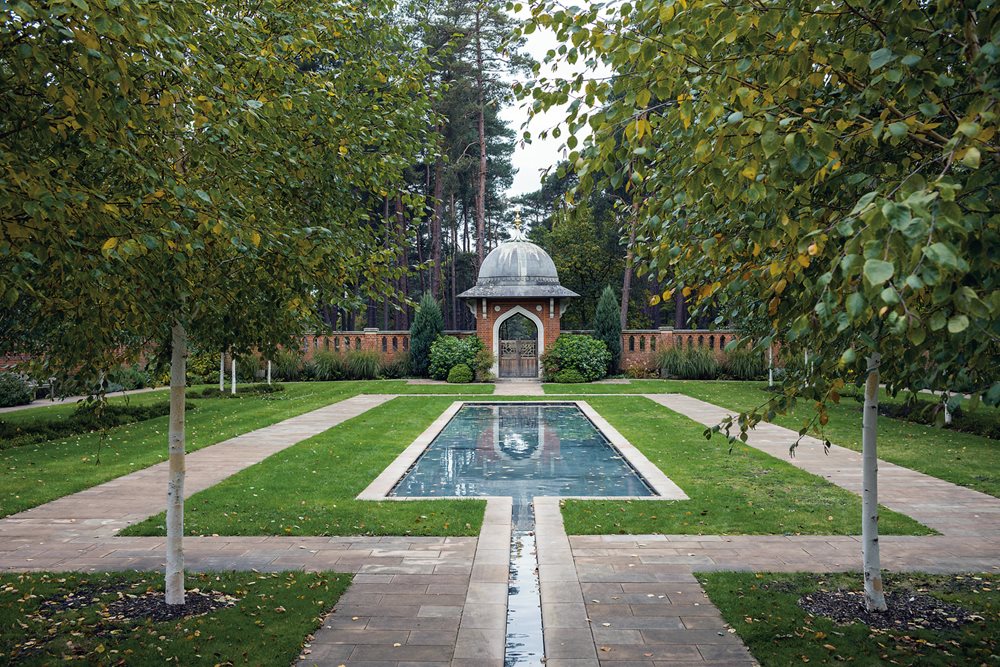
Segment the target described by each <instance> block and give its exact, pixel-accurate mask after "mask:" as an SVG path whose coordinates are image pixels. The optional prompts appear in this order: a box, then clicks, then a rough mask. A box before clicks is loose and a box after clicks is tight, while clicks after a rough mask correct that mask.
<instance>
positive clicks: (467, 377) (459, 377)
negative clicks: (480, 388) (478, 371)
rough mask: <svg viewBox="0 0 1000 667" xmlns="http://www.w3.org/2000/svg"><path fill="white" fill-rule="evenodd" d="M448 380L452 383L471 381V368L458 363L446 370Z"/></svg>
mask: <svg viewBox="0 0 1000 667" xmlns="http://www.w3.org/2000/svg"><path fill="white" fill-rule="evenodd" d="M448 382H451V383H452V384H465V383H467V382H472V369H471V368H469V367H468V366H466V365H465V364H458V365H457V366H455V367H454V368H452V369H451V370H450V371H449V372H448Z"/></svg>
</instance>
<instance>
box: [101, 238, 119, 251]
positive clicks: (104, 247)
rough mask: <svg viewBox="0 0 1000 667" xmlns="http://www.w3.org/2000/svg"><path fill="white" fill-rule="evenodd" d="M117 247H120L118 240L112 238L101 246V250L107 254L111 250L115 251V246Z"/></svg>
mask: <svg viewBox="0 0 1000 667" xmlns="http://www.w3.org/2000/svg"><path fill="white" fill-rule="evenodd" d="M117 245H118V238H117V237H115V236H112V237H111V238H109V239H108V240H107V241H105V242H104V245H102V246H101V250H103V251H104V252H107V251H109V250H114V249H115V246H117Z"/></svg>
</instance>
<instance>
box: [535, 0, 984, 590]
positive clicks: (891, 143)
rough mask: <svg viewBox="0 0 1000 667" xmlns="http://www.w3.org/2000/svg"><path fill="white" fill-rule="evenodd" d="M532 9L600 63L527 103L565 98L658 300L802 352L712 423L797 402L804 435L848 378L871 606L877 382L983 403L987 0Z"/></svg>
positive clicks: (875, 572)
mask: <svg viewBox="0 0 1000 667" xmlns="http://www.w3.org/2000/svg"><path fill="white" fill-rule="evenodd" d="M532 15H533V20H532V21H531V22H529V23H528V25H527V26H526V27H525V31H527V30H529V29H530V30H534V29H537V28H548V29H552V30H554V31H555V33H556V35H557V36H558V37H559V39H560V40H561V41H563V42H564V44H565V49H563V50H562V51H563V53H555V54H553V57H554V58H559V57H562V58H566V59H567V60H569V61H571V62H576V61H580V62H603V63H605V64H606V65H608V66H610V67H611V69H612V70H613V71H614V73H615V76H614V77H612V78H610V79H602V80H587V79H586V77H579V78H576V79H573V80H563V81H560V80H555V81H553V80H541V79H539V80H537V81H534V82H531V83H529V84H527V85H525V86H523V87H522V88H521V89H520V93H521V94H522V95H523V96H525V97H527V98H530V99H531V100H532V104H533V108H534V109H536V110H537V111H544V110H546V109H549V108H551V107H553V106H555V105H557V104H562V103H565V102H566V101H567V100H569V99H573V100H576V101H575V102H572V103H571V104H570V106H569V112H568V115H567V118H566V125H567V126H568V129H569V134H570V135H571V136H573V137H574V138H573V139H572V140H571V141H568V142H567V148H569V149H570V150H571V152H570V154H569V160H570V162H571V164H572V165H573V166H574V169H575V172H576V174H577V175H578V176H579V178H580V189H581V190H589V189H592V188H594V187H596V186H598V185H600V184H608V183H610V184H612V185H617V184H620V183H624V184H625V187H626V188H627V189H628V190H629V191H630V192H631V193H633V197H634V199H635V200H637V201H639V200H641V201H642V202H643V204H642V208H641V211H640V216H639V218H640V222H639V225H640V227H639V230H638V234H637V238H638V239H639V240H638V241H637V247H636V253H637V256H638V258H639V262H640V264H641V265H642V267H643V269H644V270H645V271H648V272H653V273H654V274H655V276H656V277H657V278H658V279H659V280H660V281H661V282H663V283H664V284H665V285H667V290H666V291H665V292H664V294H663V295H662V298H664V299H667V298H671V297H672V296H673V295H675V294H680V295H681V296H682V297H683V298H685V299H690V300H691V301H692V304H693V305H694V307H695V314H696V315H697V314H698V311H699V309H702V310H703V309H704V304H707V303H708V302H709V301H711V302H712V303H713V304H716V305H717V306H720V310H721V312H722V313H723V314H724V316H726V317H728V318H730V319H751V318H754V319H759V320H761V321H766V322H768V323H769V324H770V327H768V329H769V330H773V331H774V334H773V335H770V336H765V337H763V338H762V339H761V340H759V341H758V342H757V344H758V347H759V349H760V351H761V352H763V351H764V349H765V348H766V347H768V346H770V345H771V344H772V343H773V342H778V343H780V344H781V346H782V349H783V350H785V351H786V352H787V353H788V354H789V355H794V356H795V357H796V358H799V359H801V358H803V354H804V353H805V352H808V353H809V363H808V364H803V365H802V367H801V368H795V369H791V370H792V372H790V373H788V374H787V376H786V377H785V379H784V391H783V392H781V393H778V394H776V395H774V396H773V397H772V398H771V399H770V400H769V401H768V402H767V404H766V405H763V406H761V407H760V408H759V409H756V410H752V411H748V412H747V413H744V414H741V415H740V416H739V417H738V419H737V420H736V421H735V422H734V423H730V424H728V425H721V426H720V427H717V428H725V429H727V430H728V427H729V426H734V425H737V424H738V426H739V430H740V434H739V437H741V438H743V439H746V437H747V436H746V430H747V429H748V428H751V427H752V426H754V425H755V424H757V423H758V422H759V421H760V420H761V419H769V418H771V417H773V416H774V415H775V414H776V413H778V412H781V411H784V410H787V409H788V408H789V407H790V406H791V405H792V403H793V402H794V401H795V400H796V399H797V398H798V399H802V398H805V399H808V400H809V401H810V403H812V404H815V405H816V406H817V410H816V414H815V416H814V417H813V418H812V419H811V421H810V423H807V424H805V425H804V426H803V430H802V433H803V434H805V433H806V432H809V431H811V430H818V431H820V432H821V430H822V426H823V425H824V424H825V423H826V420H827V415H826V406H827V405H829V404H830V403H835V402H837V401H839V400H840V394H841V391H842V390H843V389H844V387H845V386H846V385H848V384H854V385H857V386H859V387H864V388H865V406H864V452H863V460H864V471H863V477H864V486H865V488H864V491H863V505H864V507H863V516H862V533H863V537H864V539H863V552H864V553H863V561H864V567H865V590H866V602H867V604H868V606H869V607H870V608H872V609H884V608H885V601H884V598H883V596H882V587H881V580H880V578H879V559H878V523H877V521H878V514H877V488H876V484H877V476H876V469H875V462H876V461H877V450H876V432H877V400H878V386H879V383H880V382H882V383H884V384H885V386H886V389H887V391H888V392H889V393H890V394H893V395H895V394H897V393H899V392H901V391H916V390H920V389H925V388H929V389H937V390H957V389H959V388H961V391H964V392H967V393H968V394H970V395H971V399H970V403H972V404H975V403H977V402H979V401H980V400H982V399H985V400H986V401H987V402H989V403H991V404H997V403H1000V381H998V379H997V375H996V369H995V364H996V359H997V358H998V357H1000V347H998V340H1000V322H998V314H1000V289H998V285H1000V272H998V270H997V266H998V265H997V262H996V258H995V249H996V248H997V247H998V243H1000V214H998V213H997V212H998V211H1000V201H998V196H1000V169H998V167H1000V162H998V160H1000V158H998V156H1000V145H998V139H997V129H998V128H997V124H998V122H997V118H998V116H997V103H998V101H1000V100H998V92H997V87H996V82H997V81H998V80H1000V76H998V74H1000V72H998V71H997V70H998V62H1000V31H998V30H997V26H998V24H1000V9H997V7H995V6H992V5H988V4H981V5H979V6H978V7H977V6H974V5H971V4H969V3H963V2H957V1H953V0H937V1H936V2H930V3H909V4H906V3H903V4H901V3H898V2H891V1H889V0H862V1H859V2H852V3H830V4H826V5H817V4H816V3H809V2H800V1H798V0H790V1H789V2H785V3H783V4H782V5H781V6H777V5H773V4H768V3H756V2H732V3H726V4H719V3H715V2H709V1H701V0H694V1H689V2H686V1H684V0H678V1H677V2H674V1H672V0H657V1H654V0H650V1H645V2H638V3H629V2H626V3H618V2H615V3H599V4H592V5H588V6H587V7H585V8H575V9H566V8H564V7H563V6H562V5H560V4H559V3H556V2H550V1H549V0H542V1H541V2H538V3H534V4H533V9H532ZM584 130H587V131H589V132H590V134H589V135H588V136H587V138H586V140H581V141H580V142H579V146H577V139H576V138H575V135H577V134H584ZM951 400H952V401H954V402H958V401H959V400H960V398H959V397H958V396H955V395H953V396H952V399H951Z"/></svg>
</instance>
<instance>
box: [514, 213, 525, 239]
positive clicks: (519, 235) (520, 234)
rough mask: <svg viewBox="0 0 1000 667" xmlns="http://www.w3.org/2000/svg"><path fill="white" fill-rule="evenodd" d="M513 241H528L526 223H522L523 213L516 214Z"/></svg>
mask: <svg viewBox="0 0 1000 667" xmlns="http://www.w3.org/2000/svg"><path fill="white" fill-rule="evenodd" d="M511 240H512V241H527V240H528V235H527V234H525V233H524V223H523V222H522V221H521V212H520V211H517V212H516V213H515V214H514V233H513V234H512V235H511Z"/></svg>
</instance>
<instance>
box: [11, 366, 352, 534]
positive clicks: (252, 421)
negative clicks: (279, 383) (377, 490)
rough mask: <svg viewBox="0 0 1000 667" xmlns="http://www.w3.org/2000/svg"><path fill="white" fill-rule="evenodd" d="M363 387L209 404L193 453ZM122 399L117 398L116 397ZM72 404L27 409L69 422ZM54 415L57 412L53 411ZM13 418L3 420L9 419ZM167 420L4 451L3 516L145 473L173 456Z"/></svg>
mask: <svg viewBox="0 0 1000 667" xmlns="http://www.w3.org/2000/svg"><path fill="white" fill-rule="evenodd" d="M363 384H364V383H354V382H311V383H305V382H303V383H298V384H289V385H288V387H287V389H286V390H285V391H283V392H280V393H279V394H274V395H270V396H251V397H247V398H243V399H239V400H233V399H224V398H216V399H203V400H199V401H198V402H197V404H198V408H197V409H196V410H194V411H192V412H191V413H190V415H188V419H187V450H188V451H189V452H193V451H196V450H198V449H201V448H202V447H207V446H209V445H214V444H216V443H218V442H222V441H223V440H227V439H229V438H233V437H235V436H237V435H241V434H243V433H247V432H249V431H253V430H255V429H258V428H262V427H264V426H268V425H270V424H274V423H276V422H279V421H282V420H284V419H288V418H289V417H294V416H296V415H300V414H302V413H305V412H309V411H310V410H315V409H317V408H321V407H323V406H324V405H329V404H330V403H334V402H336V401H340V400H343V399H344V398H347V397H349V396H353V395H355V394H357V393H358V392H359V391H360V390H361V388H362V386H361V385H363ZM116 400H117V399H116ZM131 400H132V401H133V404H146V403H147V402H154V401H160V402H162V401H163V400H164V395H163V393H162V392H150V393H148V394H138V395H136V396H133V397H131ZM67 410H68V411H69V412H72V410H73V407H72V406H63V405H57V406H52V407H45V408H33V409H31V410H27V411H26V412H30V413H32V414H30V415H26V414H20V413H9V414H10V415H17V416H18V418H19V419H20V420H22V422H23V421H24V420H26V419H31V420H45V419H52V418H53V414H54V415H55V418H60V416H62V418H65V413H67ZM50 411H54V413H53V412H50ZM7 417H8V415H5V419H6V418H7ZM167 422H168V417H166V416H164V417H157V418H155V419H148V420H146V421H142V422H136V423H132V424H127V425H124V426H119V427H116V428H112V429H108V430H107V431H105V432H103V433H83V434H79V435H76V436H73V437H70V438H65V439H62V440H51V441H47V442H42V443H36V444H34V445H25V446H23V447H17V448H13V449H8V450H4V451H0V516H7V515H9V514H14V513H16V512H20V511H22V510H26V509H28V508H29V507H35V506H36V505H41V504H42V503H46V502H49V501H50V500H55V499H56V498H61V497H62V496H65V495H68V494H70V493H75V492H77V491H81V490H83V489H87V488H90V487H92V486H95V485H97V484H100V483H102V482H106V481H108V480H111V479H114V478H116V477H120V476H122V475H127V474H128V473H130V472H135V471H136V470H141V469H142V468H146V467H148V466H151V465H154V464H156V463H159V462H160V461H163V460H165V459H166V458H167Z"/></svg>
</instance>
